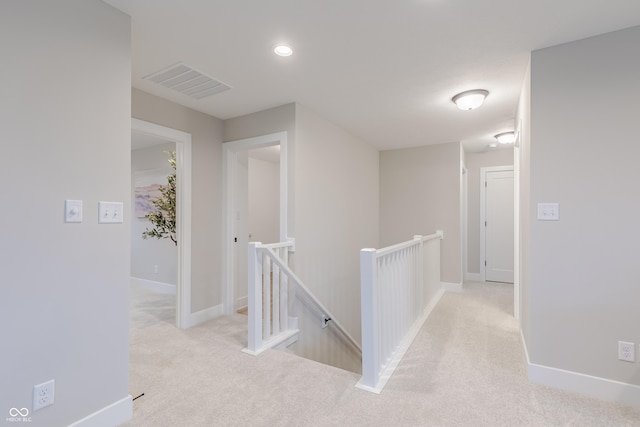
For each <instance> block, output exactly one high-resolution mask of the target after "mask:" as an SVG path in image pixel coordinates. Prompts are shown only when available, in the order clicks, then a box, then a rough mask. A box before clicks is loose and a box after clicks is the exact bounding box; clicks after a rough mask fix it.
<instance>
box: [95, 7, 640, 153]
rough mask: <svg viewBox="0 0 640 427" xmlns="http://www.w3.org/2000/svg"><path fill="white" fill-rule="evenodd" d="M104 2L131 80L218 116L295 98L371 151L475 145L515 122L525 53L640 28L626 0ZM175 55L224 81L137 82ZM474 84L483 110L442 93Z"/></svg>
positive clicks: (638, 13)
mask: <svg viewBox="0 0 640 427" xmlns="http://www.w3.org/2000/svg"><path fill="white" fill-rule="evenodd" d="M105 1H106V2H107V3H110V4H112V5H113V6H115V7H117V8H119V9H121V10H122V11H124V12H126V13H127V14H129V15H131V16H132V26H133V76H132V77H133V80H132V82H133V86H134V87H136V88H139V89H141V90H143V91H146V92H149V93H152V94H155V95H158V96H161V97H163V98H166V99H170V100H172V101H174V102H177V103H179V104H182V105H185V106H188V107H191V108H193V109H196V110H198V111H202V112H204V113H208V114H211V115H213V116H215V117H218V118H221V119H227V118H232V117H236V116H240V115H244V114H248V113H253V112H256V111H260V110H264V109H267V108H270V107H276V106H279V105H283V104H286V103H290V102H298V103H300V104H302V105H305V106H306V107H308V108H310V109H312V110H314V111H316V112H317V113H319V114H320V115H322V116H324V117H326V118H327V119H329V120H330V121H332V122H334V123H335V124H337V125H339V126H341V127H343V128H345V129H347V130H348V131H350V132H351V133H353V134H354V135H356V136H358V137H360V138H362V139H364V140H365V141H367V142H369V143H370V144H372V145H374V146H376V147H378V148H379V149H382V150H384V149H392V148H401V147H413V146H421V145H429V144H439V143H445V142H453V141H461V142H462V143H463V144H464V146H465V148H467V149H468V150H474V151H480V150H483V149H484V148H485V147H486V146H487V145H488V144H489V143H491V142H493V135H494V134H496V133H498V132H501V131H504V130H509V129H512V128H513V118H514V115H515V110H516V107H517V102H518V97H519V94H520V89H521V86H522V79H523V77H524V72H525V67H526V65H527V62H528V57H529V52H530V51H532V50H536V49H540V48H544V47H549V46H553V45H557V44H561V43H566V42H569V41H574V40H578V39H581V38H585V37H589V36H593V35H597V34H602V33H606V32H610V31H614V30H618V29H623V28H627V27H631V26H634V25H640V1H637V0H482V1H479V0H288V1H287V0H269V1H265V0H244V1H238V0H181V1H175V0H105ZM280 42H287V43H290V44H291V45H292V46H293V48H294V54H293V56H291V57H288V58H281V57H277V56H275V55H274V54H273V52H272V48H273V46H274V45H275V44H276V43H280ZM178 62H183V63H185V64H187V65H189V66H191V67H194V68H195V69H197V70H198V71H201V72H203V73H205V74H208V75H210V76H211V77H214V78H215V79H217V80H219V81H221V82H224V83H226V84H228V85H229V86H231V87H232V89H231V90H227V91H225V92H223V93H220V94H217V95H214V96H211V97H208V98H204V99H202V100H195V99H191V98H189V97H187V96H186V95H182V94H179V93H173V92H172V91H171V90H170V89H167V88H165V87H162V86H159V85H156V84H154V83H151V82H148V81H143V80H142V79H141V78H142V77H144V76H146V75H148V74H151V73H154V72H156V71H159V70H161V69H163V68H165V67H168V66H170V65H173V64H175V63H178ZM476 88H483V89H487V90H489V91H490V94H489V97H488V98H487V100H486V102H485V105H484V106H483V107H482V108H480V109H478V110H474V111H460V110H458V109H457V108H456V107H455V105H454V104H453V103H452V102H451V97H452V96H453V95H455V94H456V93H458V92H461V91H464V90H468V89H476Z"/></svg>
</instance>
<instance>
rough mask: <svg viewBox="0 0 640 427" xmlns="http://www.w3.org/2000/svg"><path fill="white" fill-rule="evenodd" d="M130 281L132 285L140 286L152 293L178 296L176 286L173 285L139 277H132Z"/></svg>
mask: <svg viewBox="0 0 640 427" xmlns="http://www.w3.org/2000/svg"><path fill="white" fill-rule="evenodd" d="M129 281H130V283H131V284H132V285H136V286H140V287H142V288H145V289H148V290H150V291H154V292H159V293H163V294H171V295H175V294H176V285H172V284H171V283H162V282H156V281H153V280H147V279H141V278H139V277H130V280H129Z"/></svg>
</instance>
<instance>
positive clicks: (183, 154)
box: [131, 118, 192, 329]
mask: <svg viewBox="0 0 640 427" xmlns="http://www.w3.org/2000/svg"><path fill="white" fill-rule="evenodd" d="M131 129H132V130H135V131H138V132H144V133H148V134H150V135H155V136H157V137H159V138H163V139H167V140H171V141H174V142H175V143H176V231H177V234H178V282H177V286H176V327H178V328H179V329H185V328H187V327H188V326H186V324H187V323H188V321H189V317H190V316H191V163H192V161H191V158H192V155H191V134H189V133H186V132H182V131H179V130H176V129H171V128H168V127H165V126H160V125H157V124H155V123H149V122H145V121H143V120H139V119H135V118H132V119H131Z"/></svg>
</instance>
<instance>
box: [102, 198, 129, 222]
mask: <svg viewBox="0 0 640 427" xmlns="http://www.w3.org/2000/svg"><path fill="white" fill-rule="evenodd" d="M123 211H124V204H123V203H122V202H100V206H99V208H98V222H99V223H100V224H122V222H123V220H124V212H123Z"/></svg>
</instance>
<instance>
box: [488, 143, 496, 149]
mask: <svg viewBox="0 0 640 427" xmlns="http://www.w3.org/2000/svg"><path fill="white" fill-rule="evenodd" d="M497 146H498V144H496V143H495V142H492V143H491V144H489V147H491V148H496V147H497Z"/></svg>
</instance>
